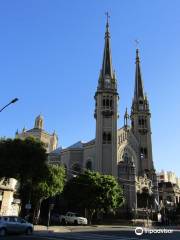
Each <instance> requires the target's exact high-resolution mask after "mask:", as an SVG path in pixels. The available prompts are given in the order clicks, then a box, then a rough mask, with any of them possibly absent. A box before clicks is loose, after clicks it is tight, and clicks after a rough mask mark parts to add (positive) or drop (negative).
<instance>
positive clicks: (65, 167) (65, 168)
mask: <svg viewBox="0 0 180 240" xmlns="http://www.w3.org/2000/svg"><path fill="white" fill-rule="evenodd" d="M64 170H65V174H66V175H67V166H66V164H65V163H64Z"/></svg>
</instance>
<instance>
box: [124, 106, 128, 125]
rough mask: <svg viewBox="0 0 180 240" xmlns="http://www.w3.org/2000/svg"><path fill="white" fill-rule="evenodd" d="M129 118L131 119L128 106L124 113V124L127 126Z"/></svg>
mask: <svg viewBox="0 0 180 240" xmlns="http://www.w3.org/2000/svg"><path fill="white" fill-rule="evenodd" d="M128 119H129V114H128V110H127V107H126V111H125V114H124V126H125V127H127V126H128Z"/></svg>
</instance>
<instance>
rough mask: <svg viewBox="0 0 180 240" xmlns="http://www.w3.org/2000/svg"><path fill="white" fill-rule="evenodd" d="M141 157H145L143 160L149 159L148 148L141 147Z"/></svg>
mask: <svg viewBox="0 0 180 240" xmlns="http://www.w3.org/2000/svg"><path fill="white" fill-rule="evenodd" d="M141 156H143V158H147V157H148V152H147V148H145V147H141Z"/></svg>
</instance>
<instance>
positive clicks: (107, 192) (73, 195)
mask: <svg viewBox="0 0 180 240" xmlns="http://www.w3.org/2000/svg"><path fill="white" fill-rule="evenodd" d="M63 194H64V197H65V199H67V200H68V202H69V204H70V205H71V206H72V205H73V206H74V207H79V208H83V209H87V210H88V213H89V214H88V218H89V222H90V223H91V220H92V217H93V215H94V213H95V212H96V211H98V210H102V209H103V210H104V211H107V210H109V209H112V210H115V209H117V208H118V207H120V206H121V204H122V203H123V194H122V189H121V187H120V185H119V184H118V182H117V181H116V179H115V178H114V177H113V176H110V175H102V174H100V173H98V172H91V171H86V172H84V173H82V174H80V175H79V176H77V177H75V178H72V179H70V180H69V181H68V182H67V184H66V185H65V188H64V191H63Z"/></svg>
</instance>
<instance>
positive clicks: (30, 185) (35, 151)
mask: <svg viewBox="0 0 180 240" xmlns="http://www.w3.org/2000/svg"><path fill="white" fill-rule="evenodd" d="M4 177H5V178H12V177H13V178H16V179H17V180H18V182H19V186H20V188H19V193H20V198H21V202H22V206H21V209H22V212H21V214H22V215H24V214H25V204H26V203H28V202H31V203H32V205H33V208H34V209H35V210H36V212H38V211H37V206H38V205H39V203H40V202H42V200H43V199H46V198H48V197H51V196H54V195H56V194H57V193H60V192H61V191H62V189H63V185H64V168H63V167H57V166H50V165H48V164H47V154H46V150H45V148H44V146H43V144H42V143H41V142H39V141H36V140H35V139H33V138H27V139H25V140H21V139H14V140H12V139H2V140H1V141H0V178H4Z"/></svg>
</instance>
